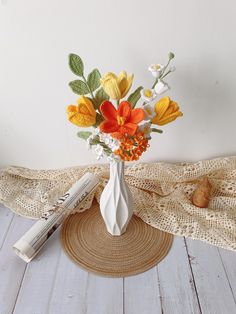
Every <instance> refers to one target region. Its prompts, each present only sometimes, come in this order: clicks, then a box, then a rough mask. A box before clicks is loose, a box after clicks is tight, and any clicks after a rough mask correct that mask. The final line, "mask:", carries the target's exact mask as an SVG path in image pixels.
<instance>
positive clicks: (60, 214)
mask: <svg viewBox="0 0 236 314" xmlns="http://www.w3.org/2000/svg"><path fill="white" fill-rule="evenodd" d="M98 185H99V178H98V177H97V176H95V175H94V174H92V173H89V172H87V173H86V174H85V175H84V176H83V177H82V178H80V179H79V180H78V181H77V182H76V183H75V184H74V185H73V186H72V187H71V188H70V190H69V191H67V192H66V193H65V194H64V195H63V196H61V197H60V198H59V199H58V201H57V202H56V204H55V205H54V206H53V207H52V208H51V209H50V210H49V211H48V212H47V213H45V214H43V216H42V218H41V219H39V220H38V221H37V222H36V223H35V224H34V225H33V226H32V227H31V228H30V229H29V230H28V231H27V232H26V234H25V235H23V236H22V237H21V239H20V240H18V241H17V242H16V243H15V244H14V245H13V250H14V251H15V253H16V254H17V255H18V256H19V257H21V258H22V259H23V260H24V261H25V262H27V263H29V262H30V261H31V260H32V259H33V258H34V257H35V256H36V254H37V253H38V252H39V251H40V250H41V248H42V246H43V245H44V244H45V243H46V241H47V240H48V239H49V238H50V237H51V235H52V234H53V233H54V232H55V231H56V230H57V228H58V227H59V226H60V225H61V223H62V221H63V220H64V218H65V217H66V216H68V214H70V212H71V211H72V210H73V209H75V208H76V207H77V206H78V205H79V204H80V203H81V202H82V201H83V200H84V199H85V198H86V197H87V196H88V195H89V194H90V193H92V191H94V190H95V189H96V187H97V186H98Z"/></svg>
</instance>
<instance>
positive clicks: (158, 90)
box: [155, 80, 170, 95]
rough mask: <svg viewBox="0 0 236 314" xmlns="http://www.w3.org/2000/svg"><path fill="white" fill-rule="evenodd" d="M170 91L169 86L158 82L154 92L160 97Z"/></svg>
mask: <svg viewBox="0 0 236 314" xmlns="http://www.w3.org/2000/svg"><path fill="white" fill-rule="evenodd" d="M168 89H170V87H169V85H168V84H167V83H165V82H164V81H162V80H159V81H158V82H157V84H156V86H155V92H156V93H157V94H158V95H160V94H162V93H164V92H166V91H167V90H168Z"/></svg>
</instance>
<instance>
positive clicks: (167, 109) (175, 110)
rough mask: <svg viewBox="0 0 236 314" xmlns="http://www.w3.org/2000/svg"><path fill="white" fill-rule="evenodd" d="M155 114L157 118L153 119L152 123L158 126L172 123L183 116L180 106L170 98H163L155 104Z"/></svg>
mask: <svg viewBox="0 0 236 314" xmlns="http://www.w3.org/2000/svg"><path fill="white" fill-rule="evenodd" d="M155 112H156V116H155V117H154V118H153V119H152V123H154V124H158V125H164V124H167V123H170V122H172V121H174V120H175V119H176V118H178V117H180V116H182V115H183V113H182V112H181V111H179V106H178V104H177V103H176V102H174V101H172V100H170V98H169V97H168V96H166V97H163V98H162V99H160V100H159V101H158V102H157V103H156V104H155Z"/></svg>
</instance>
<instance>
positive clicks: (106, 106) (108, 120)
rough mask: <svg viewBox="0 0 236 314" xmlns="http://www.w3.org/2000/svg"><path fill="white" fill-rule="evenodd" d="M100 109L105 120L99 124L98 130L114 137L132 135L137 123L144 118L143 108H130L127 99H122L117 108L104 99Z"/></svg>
mask: <svg viewBox="0 0 236 314" xmlns="http://www.w3.org/2000/svg"><path fill="white" fill-rule="evenodd" d="M100 111H101V113H102V115H103V117H104V118H105V121H103V122H102V123H101V124H100V130H101V131H102V132H104V133H110V134H111V136H113V137H115V138H122V137H123V136H124V135H134V134H135V132H136V130H137V128H138V123H139V122H141V121H142V120H143V119H144V111H143V109H141V108H137V109H132V107H131V104H130V103H129V102H128V101H122V102H121V103H120V104H119V106H118V109H116V108H115V107H114V106H113V104H112V103H111V102H110V101H108V100H107V101H104V102H103V103H102V104H101V106H100Z"/></svg>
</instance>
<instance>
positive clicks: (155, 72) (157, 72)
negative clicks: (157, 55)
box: [148, 64, 164, 78]
mask: <svg viewBox="0 0 236 314" xmlns="http://www.w3.org/2000/svg"><path fill="white" fill-rule="evenodd" d="M163 69H164V65H162V64H151V65H150V66H149V68H148V70H149V71H150V72H151V73H152V76H154V77H156V78H158V77H160V76H161V74H162V70H163Z"/></svg>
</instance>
